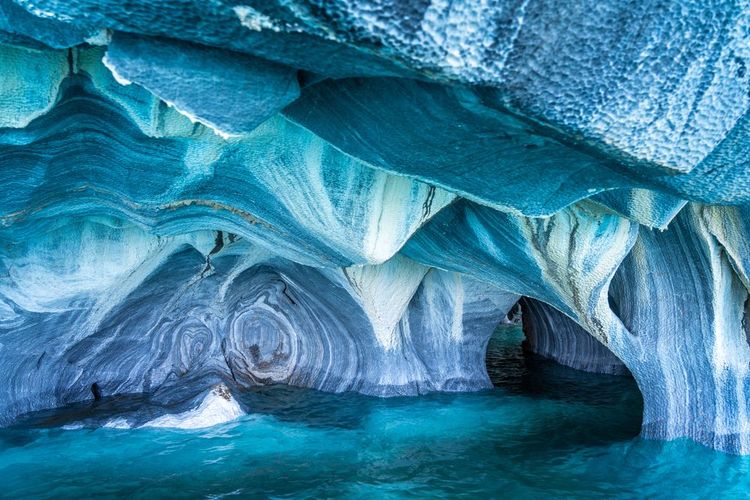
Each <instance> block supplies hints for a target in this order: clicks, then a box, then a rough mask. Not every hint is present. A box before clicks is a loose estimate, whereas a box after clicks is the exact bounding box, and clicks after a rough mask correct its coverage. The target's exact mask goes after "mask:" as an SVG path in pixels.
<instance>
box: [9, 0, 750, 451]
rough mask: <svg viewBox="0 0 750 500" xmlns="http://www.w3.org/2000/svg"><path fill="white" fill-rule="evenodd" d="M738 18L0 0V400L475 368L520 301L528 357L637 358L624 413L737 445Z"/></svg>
mask: <svg viewBox="0 0 750 500" xmlns="http://www.w3.org/2000/svg"><path fill="white" fill-rule="evenodd" d="M748 25H750V6H749V5H748V4H747V2H744V1H739V2H725V1H709V2H698V1H693V0H688V1H667V2H653V1H651V0H626V1H606V2H601V1H596V2H595V1H593V0H591V1H589V0H585V1H582V2H576V3H575V5H573V4H571V5H558V4H555V5H552V4H551V3H550V2H548V1H545V0H518V1H487V2H479V3H478V2H471V1H452V2H447V1H442V0H426V1H411V0H409V1H403V2H394V1H392V0H332V1H319V0H273V1H263V2H261V1H257V0H246V1H239V0H216V1H211V2H205V1H199V0H186V1H183V0H180V1H176V0H157V1H151V0H148V1H147V0H133V1H129V2H118V1H114V0H65V1H62V0H0V374H2V375H3V379H4V380H6V381H7V382H6V383H5V384H3V385H2V387H0V422H2V423H8V422H11V421H12V420H13V419H14V418H15V417H16V416H17V415H19V414H21V413H24V412H27V411H30V410H35V409H40V408H48V407H53V406H58V405H62V404H65V403H68V402H72V401H80V400H86V399H91V398H102V397H104V398H106V396H107V395H113V394H123V393H145V394H149V395H153V397H154V398H155V401H157V402H158V401H160V400H161V401H162V402H164V403H165V404H170V403H171V402H174V401H177V400H181V401H183V402H184V401H185V400H186V398H187V399H189V397H188V395H192V396H195V395H196V394H204V393H205V391H209V390H210V387H213V386H215V385H216V384H221V383H224V384H226V386H227V388H228V390H229V391H234V390H237V389H239V388H242V387H246V386H249V385H255V384H266V383H287V384H293V385H300V386H306V387H315V388H319V389H322V390H329V391H346V390H354V391H360V392H363V393H367V394H374V395H394V394H419V393H422V392H425V391H431V390H469V389H477V388H481V387H487V386H488V384H489V381H488V378H487V375H486V372H485V369H484V366H483V349H484V346H485V344H486V342H487V339H488V336H489V335H490V334H491V332H492V330H493V327H494V325H496V324H497V323H498V322H500V321H501V320H502V319H503V318H504V316H505V314H506V312H507V311H508V309H509V308H510V307H511V306H512V303H513V302H515V301H516V300H517V298H518V297H520V296H523V297H524V299H523V303H524V304H525V306H524V309H525V312H526V314H525V316H526V318H525V328H526V331H527V333H528V339H527V341H528V344H529V345H530V346H532V349H533V350H535V351H537V352H540V353H542V354H544V355H546V356H548V357H550V358H552V359H557V360H558V361H560V362H562V363H564V364H568V365H571V366H574V367H578V368H582V369H589V370H596V371H606V372H614V371H624V370H625V369H627V370H629V371H630V372H631V373H632V375H633V377H634V378H635V379H636V381H637V382H638V384H639V387H640V388H641V391H642V393H643V397H644V404H645V410H644V421H643V434H644V436H648V437H657V438H668V439H671V438H676V437H689V438H692V439H695V440H697V441H699V442H701V443H704V444H706V445H708V446H713V447H715V448H719V449H723V450H727V451H732V452H738V453H750V421H749V420H748V415H749V414H750V408H748V403H747V402H748V401H750V384H748V376H747V370H748V367H750V347H748V340H747V338H748V335H747V333H746V331H747V326H746V323H747V321H746V315H747V310H748V306H747V302H748V290H750V271H748V270H749V269H750V226H748V224H749V223H748V220H750V213H749V212H748V210H749V209H748V206H750V164H749V163H748V158H750V141H749V140H748V137H749V136H750V112H749V109H750V91H749V90H750V71H749V70H750V31H748V29H747V26H748ZM618 360H619V361H618ZM192 396H191V397H192ZM226 401H229V400H226ZM219 402H220V403H221V401H219ZM200 408H202V407H198V408H196V409H193V410H195V411H198V410H200ZM206 408H208V409H209V410H211V409H212V408H214V406H212V405H208V406H206ZM217 408H224V406H219V407H217ZM181 409H182V410H184V409H185V408H181ZM204 409H205V408H204ZM224 409H226V408H224ZM229 409H230V410H231V411H229V412H228V413H227V414H237V409H236V408H234V407H233V406H232V407H231V408H229ZM187 410H188V413H185V412H183V414H184V415H195V413H190V411H192V410H190V409H187ZM211 411H213V410H211ZM211 411H209V413H211ZM222 411H223V410H222ZM243 411H244V410H243ZM219 413H222V412H221V411H219ZM202 414H203V413H201V412H200V411H198V415H202ZM170 418H171V419H172V420H170ZM185 418H187V417H185ZM191 418H192V417H191ZM174 419H177V420H174ZM209 420H210V419H209ZM157 421H158V422H163V421H175V422H177V421H180V419H179V418H178V417H174V418H172V417H169V418H167V419H166V420H164V419H162V420H157ZM198 421H201V422H202V421H203V420H201V418H198Z"/></svg>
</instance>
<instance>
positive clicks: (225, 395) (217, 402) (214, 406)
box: [143, 384, 245, 429]
mask: <svg viewBox="0 0 750 500" xmlns="http://www.w3.org/2000/svg"><path fill="white" fill-rule="evenodd" d="M243 415H245V412H244V411H243V410H242V408H241V407H240V405H239V403H237V401H235V399H234V397H233V396H232V393H231V392H229V388H227V386H225V385H223V384H221V385H217V386H214V387H212V388H211V389H210V390H208V391H207V392H206V394H205V397H204V398H203V400H202V401H201V403H200V405H198V407H197V408H194V409H192V410H189V411H186V412H184V413H178V414H176V415H173V414H168V415H163V416H161V417H159V418H155V419H154V420H151V421H149V422H146V423H145V424H143V427H166V428H170V429H202V428H204V427H211V426H213V425H218V424H225V423H227V422H231V421H232V420H236V419H237V418H239V417H241V416H243Z"/></svg>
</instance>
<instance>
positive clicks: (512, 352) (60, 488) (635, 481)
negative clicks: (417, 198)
mask: <svg viewBox="0 0 750 500" xmlns="http://www.w3.org/2000/svg"><path fill="white" fill-rule="evenodd" d="M519 342H520V333H519V331H518V330H517V329H510V330H505V331H502V332H498V335H497V336H496V338H494V339H493V341H492V342H491V344H490V348H489V350H488V368H489V371H490V373H491V374H492V378H493V380H494V382H495V384H496V387H495V389H492V390H487V391H483V392H479V393H474V394H435V395H430V396H426V397H420V398H396V399H378V398H369V397H363V396H359V395H356V394H344V395H330V394H324V393H320V392H317V391H312V390H302V389H293V388H287V387H267V388H262V389H258V390H256V391H251V392H249V393H247V394H244V395H243V396H242V400H243V402H244V403H245V404H246V405H248V407H250V408H252V409H253V410H254V412H253V414H251V415H248V416H247V417H244V418H242V419H240V420H238V421H235V422H232V423H230V424H225V425H222V426H217V427H214V428H210V429H204V430H199V431H176V430H163V429H162V430H157V429H148V430H146V429H131V430H118V429H105V428H95V429H77V430H65V429H62V428H61V427H59V426H49V425H46V426H39V425H34V426H32V425H30V424H27V425H24V426H19V427H16V428H13V429H5V430H1V431H0V495H1V496H3V497H13V498H18V497H29V496H33V497H55V498H61V497H83V496H93V495H97V496H113V497H114V496H134V497H140V498H155V497H203V498H218V497H221V496H234V495H236V496H276V497H292V496H293V497H347V498H372V497H389V496H392V497H402V496H407V497H409V496H411V497H422V496H467V497H487V496H493V497H499V496H503V497H506V496H507V497H509V496H515V497H530V496H536V497H538V496H541V495H549V496H556V497H559V496H576V497H581V496H583V497H586V496H589V497H591V496H620V497H623V498H635V497H643V496H650V497H655V498H676V497H688V498H696V497H704V498H708V497H711V498H715V497H717V496H724V497H733V498H736V497H746V496H748V494H749V493H750V474H748V472H749V469H750V460H749V459H748V458H743V457H736V456H730V455H725V454H722V453H717V452H713V451H711V450H709V449H707V448H703V447H701V446H698V445H694V444H692V443H689V442H686V441H675V442H671V443H660V442H653V441H644V440H641V439H639V438H638V437H637V434H638V429H639V425H640V414H641V400H640V395H639V393H638V390H637V388H636V387H635V385H634V383H633V382H632V380H630V379H626V378H620V377H611V376H598V375H591V374H583V373H580V372H576V371H574V370H569V369H566V368H563V367H560V366H558V365H555V364H553V363H549V362H543V361H539V360H535V359H527V358H525V357H524V356H523V355H522V353H521V349H520V346H519ZM79 411H80V410H79ZM61 414H62V413H61ZM48 416H49V415H48ZM37 421H38V419H37Z"/></svg>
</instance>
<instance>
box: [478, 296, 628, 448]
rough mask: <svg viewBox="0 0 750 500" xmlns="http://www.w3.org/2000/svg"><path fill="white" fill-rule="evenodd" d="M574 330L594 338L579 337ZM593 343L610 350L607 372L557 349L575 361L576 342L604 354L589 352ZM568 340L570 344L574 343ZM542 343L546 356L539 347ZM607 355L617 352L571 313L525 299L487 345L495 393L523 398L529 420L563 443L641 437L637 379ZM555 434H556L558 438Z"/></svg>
mask: <svg viewBox="0 0 750 500" xmlns="http://www.w3.org/2000/svg"><path fill="white" fill-rule="evenodd" d="M540 304H541V305H542V307H539V305H540ZM542 313H544V314H542ZM573 327H575V328H573ZM542 334H543V335H549V336H552V337H553V338H552V341H550V339H544V338H541V339H540V338H539V336H540V335H542ZM571 334H576V335H586V336H587V337H588V338H583V341H581V339H580V338H572V337H571ZM544 340H546V342H542V341H544ZM576 340H578V342H576ZM589 341H593V342H595V343H596V345H597V346H599V347H601V349H603V350H605V351H606V353H608V354H605V355H604V360H605V363H603V364H600V365H599V367H602V366H603V367H604V368H605V370H604V373H596V372H595V371H594V370H589V371H584V370H582V369H576V368H572V367H571V366H566V365H565V364H562V363H560V362H558V361H556V360H555V356H554V355H555V354H556V351H555V350H556V349H557V350H558V351H557V352H558V353H560V352H561V353H562V354H565V355H566V356H567V357H563V360H564V361H565V363H566V364H568V365H570V364H574V363H572V361H575V355H576V349H575V346H578V349H583V350H584V352H581V353H579V354H582V355H584V356H588V357H591V356H592V355H593V354H601V353H599V352H598V351H597V352H595V353H593V354H592V353H591V352H587V351H586V350H587V349H591V347H592V344H590V343H589ZM566 342H567V343H568V344H569V343H571V342H572V343H573V346H574V348H573V349H570V348H569V347H570V346H569V345H567V346H566V345H565V344H566ZM566 347H567V349H566ZM540 348H543V349H541V350H543V351H544V352H545V354H546V355H541V354H539V353H538V352H535V350H537V349H540ZM544 349H546V350H544ZM609 356H612V357H614V355H613V354H612V353H611V352H609V351H608V350H607V349H606V347H604V346H603V345H601V344H599V343H598V342H597V341H596V340H595V339H593V337H591V335H590V334H588V333H587V332H586V331H585V330H583V329H582V328H581V327H580V326H578V325H577V323H575V322H573V321H572V320H570V319H569V318H568V317H567V316H565V315H563V314H562V313H560V312H559V311H557V310H556V309H554V308H552V307H551V306H548V305H546V304H542V303H540V302H538V301H534V300H533V299H529V298H527V297H523V298H522V299H521V300H519V302H518V303H517V304H516V305H515V306H513V308H511V310H510V312H509V313H508V316H507V318H506V319H505V320H504V321H503V322H502V323H501V324H500V325H498V327H497V328H496V329H495V331H494V333H493V335H492V337H491V338H490V340H489V342H488V345H487V352H486V357H485V365H486V368H487V373H488V375H489V377H490V380H491V382H492V384H493V386H494V391H497V392H498V394H499V395H500V397H509V398H520V399H519V402H520V403H519V404H520V406H521V407H522V408H527V409H528V411H529V417H528V418H529V421H530V422H532V423H533V422H537V423H538V424H539V425H540V426H542V427H545V428H549V430H550V433H551V435H550V439H560V440H561V443H560V445H561V446H568V445H570V446H578V445H582V444H587V445H588V444H591V443H597V444H606V443H614V442H619V441H624V440H629V439H633V438H635V437H636V436H638V435H639V434H640V430H641V422H642V419H643V397H642V395H641V392H640V390H639V388H638V386H637V384H636V382H635V380H634V379H633V377H632V376H631V375H630V372H629V371H628V370H627V369H626V368H624V366H622V369H618V370H613V367H612V366H611V365H610V364H608V363H609V362H610V361H611V359H610V358H609ZM618 361H619V360H618ZM584 365H586V363H584ZM587 366H589V367H591V366H592V365H591V363H589V364H588V365H587ZM600 371H601V370H600ZM550 408H553V409H550ZM561 423H564V425H562V424H561ZM554 433H557V435H556V436H554V437H553V436H552V434H554Z"/></svg>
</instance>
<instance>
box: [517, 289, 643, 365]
mask: <svg viewBox="0 0 750 500" xmlns="http://www.w3.org/2000/svg"><path fill="white" fill-rule="evenodd" d="M521 309H522V311H523V331H524V334H525V336H526V339H525V341H524V349H525V350H527V351H529V352H532V353H534V354H538V355H540V356H542V357H545V358H549V359H552V360H554V361H557V362H558V363H560V364H562V365H565V366H569V367H571V368H575V369H577V370H583V371H587V372H593V373H607V374H610V375H625V374H628V373H629V372H628V369H627V368H626V367H625V365H624V364H623V363H622V361H620V360H619V359H618V358H617V356H615V355H614V354H613V353H612V351H610V350H609V349H607V348H606V347H604V345H602V343H601V342H599V341H598V340H596V339H595V338H594V337H593V336H592V335H591V334H589V333H588V332H587V331H586V330H584V329H583V328H581V327H580V326H579V325H578V324H577V323H576V322H575V321H573V320H571V319H570V318H568V317H567V316H565V315H564V314H562V313H560V312H559V311H557V310H556V309H555V308H554V307H550V306H548V305H547V304H545V303H544V302H539V301H538V300H534V299H531V298H528V297H526V298H524V299H522V300H521Z"/></svg>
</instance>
